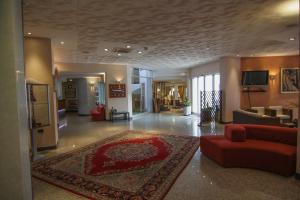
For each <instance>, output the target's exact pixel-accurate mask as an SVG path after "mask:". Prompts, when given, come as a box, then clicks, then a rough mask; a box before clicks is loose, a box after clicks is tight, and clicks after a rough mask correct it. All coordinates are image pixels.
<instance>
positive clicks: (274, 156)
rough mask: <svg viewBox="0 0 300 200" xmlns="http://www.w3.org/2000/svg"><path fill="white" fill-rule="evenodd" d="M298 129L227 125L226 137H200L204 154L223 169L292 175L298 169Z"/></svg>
mask: <svg viewBox="0 0 300 200" xmlns="http://www.w3.org/2000/svg"><path fill="white" fill-rule="evenodd" d="M296 145H297V129H294V128H282V127H276V126H263V125H236V124H230V125H226V126H225V132H224V136H201V137H200V150H201V152H202V153H203V154H204V155H205V156H207V157H209V158H211V159H212V160H214V161H215V162H217V163H218V164H219V165H221V166H223V167H242V168H254V169H261V170H265V171H269V172H274V173H277V174H281V175H284V176H290V175H292V174H294V173H295V169H296Z"/></svg>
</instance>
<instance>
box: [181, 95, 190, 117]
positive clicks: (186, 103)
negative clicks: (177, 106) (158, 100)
mask: <svg viewBox="0 0 300 200" xmlns="http://www.w3.org/2000/svg"><path fill="white" fill-rule="evenodd" d="M191 105H192V102H191V101H190V100H188V99H187V98H186V99H184V101H183V114H184V115H185V116H188V115H190V114H192V106H191Z"/></svg>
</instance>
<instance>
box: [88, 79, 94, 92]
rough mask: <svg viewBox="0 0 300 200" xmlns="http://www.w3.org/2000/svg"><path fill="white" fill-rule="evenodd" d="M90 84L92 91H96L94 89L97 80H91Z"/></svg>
mask: <svg viewBox="0 0 300 200" xmlns="http://www.w3.org/2000/svg"><path fill="white" fill-rule="evenodd" d="M89 86H90V89H91V92H94V90H95V82H94V81H91V82H90V83H89Z"/></svg>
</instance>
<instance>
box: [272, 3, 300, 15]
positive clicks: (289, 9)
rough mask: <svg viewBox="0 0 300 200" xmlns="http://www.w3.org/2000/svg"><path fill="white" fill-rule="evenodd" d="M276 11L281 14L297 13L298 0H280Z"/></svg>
mask: <svg viewBox="0 0 300 200" xmlns="http://www.w3.org/2000/svg"><path fill="white" fill-rule="evenodd" d="M277 12H279V13H280V14H281V15H283V16H290V15H299V0H288V1H282V2H281V3H280V4H279V5H278V7H277Z"/></svg>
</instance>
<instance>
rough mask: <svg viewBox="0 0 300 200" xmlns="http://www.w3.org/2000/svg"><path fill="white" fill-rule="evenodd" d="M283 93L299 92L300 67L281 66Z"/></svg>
mask: <svg viewBox="0 0 300 200" xmlns="http://www.w3.org/2000/svg"><path fill="white" fill-rule="evenodd" d="M280 88H281V93H297V92H299V68H281V83H280Z"/></svg>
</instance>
